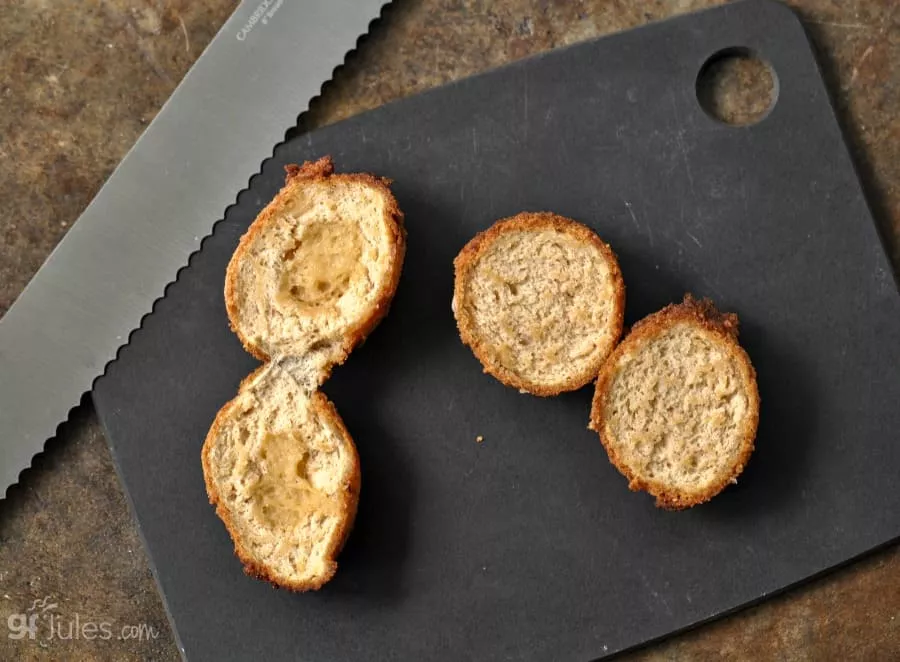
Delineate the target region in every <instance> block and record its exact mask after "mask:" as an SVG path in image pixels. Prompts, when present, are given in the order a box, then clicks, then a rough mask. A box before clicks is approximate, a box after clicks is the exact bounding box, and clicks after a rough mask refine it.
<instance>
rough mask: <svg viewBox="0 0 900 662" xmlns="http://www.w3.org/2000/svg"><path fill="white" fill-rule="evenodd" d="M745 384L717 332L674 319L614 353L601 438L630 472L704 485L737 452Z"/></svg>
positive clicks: (686, 485)
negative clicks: (635, 344)
mask: <svg viewBox="0 0 900 662" xmlns="http://www.w3.org/2000/svg"><path fill="white" fill-rule="evenodd" d="M748 388H749V387H748V382H747V380H746V377H745V375H744V374H743V373H742V371H741V368H740V365H739V363H738V361H737V360H736V359H735V358H734V357H733V356H732V355H731V354H729V352H728V351H726V348H725V347H723V340H722V339H721V338H718V337H716V336H714V335H713V334H712V333H710V332H709V331H706V330H705V329H703V328H701V327H698V326H697V325H695V324H691V323H679V324H675V325H673V326H672V327H669V328H667V329H666V330H665V331H663V332H662V333H661V334H660V335H658V336H656V337H653V338H651V339H649V340H645V341H642V342H641V343H639V345H638V347H637V348H636V349H635V350H633V351H631V352H628V353H627V354H625V355H624V356H622V357H620V358H619V361H618V366H617V372H616V374H615V377H614V379H613V381H612V384H611V386H610V387H609V389H608V391H607V393H606V399H605V410H606V433H605V434H604V438H605V440H606V441H607V443H610V444H612V445H613V446H614V448H615V452H616V454H617V455H618V457H619V458H620V460H621V461H622V462H624V463H625V464H626V465H628V467H630V468H631V470H632V472H633V473H634V474H636V475H640V476H643V477H645V478H648V479H650V480H652V481H656V482H658V483H661V484H663V485H666V486H669V487H671V488H675V489H680V490H683V491H685V492H687V493H692V492H702V491H703V489H704V488H706V487H707V486H708V485H710V484H712V483H714V482H716V480H717V479H720V477H721V476H722V474H723V472H730V470H731V468H732V467H733V466H734V464H735V462H736V461H737V459H738V456H739V454H740V452H741V448H742V437H743V436H744V435H745V434H746V433H747V425H748V415H749V413H750V412H749V397H750V394H749V391H748Z"/></svg>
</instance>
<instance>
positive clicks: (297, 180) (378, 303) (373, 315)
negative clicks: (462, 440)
mask: <svg viewBox="0 0 900 662" xmlns="http://www.w3.org/2000/svg"><path fill="white" fill-rule="evenodd" d="M285 171H286V176H285V186H284V188H283V189H282V190H281V191H280V192H279V193H278V194H277V195H276V196H275V198H274V199H273V200H272V202H271V203H269V204H268V205H267V206H266V208H265V209H263V211H262V212H260V214H259V216H258V217H257V218H256V220H255V221H253V223H252V224H251V225H250V227H249V228H248V230H247V232H246V233H245V234H244V236H243V237H241V240H240V242H239V244H238V247H237V249H236V250H235V252H234V255H233V256H232V258H231V261H230V262H229V265H228V269H227V271H226V276H225V307H226V310H227V312H228V319H229V322H230V324H231V329H232V330H233V331H234V332H235V334H237V336H238V338H239V339H240V341H241V344H242V345H243V346H244V348H245V349H246V350H247V351H248V352H249V353H250V354H252V355H253V356H255V357H256V358H258V359H260V360H261V361H263V362H264V363H263V365H262V366H260V367H259V368H257V370H255V371H254V372H253V373H251V374H250V375H249V376H248V377H246V378H245V379H244V380H243V381H242V382H241V385H240V387H239V389H238V393H239V394H240V393H241V391H243V390H244V389H245V388H249V387H250V385H251V383H252V382H253V381H254V380H255V378H256V377H257V376H258V375H259V374H260V373H261V372H262V371H263V370H266V369H268V368H269V367H270V366H271V364H270V363H268V361H269V358H270V357H269V356H268V355H267V354H266V353H265V352H264V351H263V350H262V348H260V347H258V346H257V345H255V344H253V343H251V342H250V341H249V340H248V339H247V338H245V337H244V336H243V335H242V334H241V332H240V330H239V328H238V325H237V324H236V323H235V321H236V318H237V315H238V310H237V300H236V293H235V290H236V287H237V272H238V266H237V265H238V264H239V263H240V262H241V260H242V258H243V257H244V254H245V253H246V251H247V249H248V247H249V246H250V244H251V243H252V241H253V239H254V238H255V237H256V235H258V234H259V233H260V232H261V230H262V229H263V228H264V227H265V225H266V224H267V223H269V222H270V221H271V219H272V218H273V217H276V216H277V215H278V214H279V213H280V212H281V211H282V209H283V208H284V206H285V204H286V203H287V200H288V199H289V196H290V194H291V192H292V190H293V186H303V185H305V184H308V183H309V182H310V181H319V182H322V181H328V182H332V183H335V182H349V181H352V182H359V183H362V184H365V185H366V186H370V187H373V188H375V189H377V190H378V191H379V192H381V194H382V195H383V196H384V199H385V201H386V204H387V208H386V211H385V220H386V221H387V226H388V230H389V232H390V233H391V235H392V241H391V250H392V254H391V255H390V256H389V260H390V272H389V273H388V277H387V278H386V279H385V281H384V283H383V284H382V286H381V288H380V290H379V291H378V292H377V295H376V297H375V303H374V305H373V306H372V308H371V310H370V313H369V314H368V315H367V316H366V317H365V318H364V319H362V320H360V321H359V322H358V323H356V324H355V325H354V326H352V327H351V328H350V329H348V330H347V331H346V335H345V337H344V338H343V339H342V344H341V347H340V352H338V353H335V354H333V355H332V357H331V358H332V361H333V362H332V363H329V364H326V365H324V366H322V368H321V374H320V378H319V382H318V383H319V384H321V383H322V382H323V381H324V380H325V379H327V378H328V376H329V375H330V374H331V368H332V367H333V365H334V363H343V361H344V360H345V359H346V357H347V355H348V354H349V353H350V351H351V350H352V349H353V348H354V347H356V346H357V345H358V344H359V343H360V342H362V341H363V340H364V339H365V337H366V336H367V335H368V334H369V333H370V332H371V331H372V330H373V329H374V328H375V327H376V326H377V325H378V323H379V322H380V321H381V320H382V319H383V318H384V316H385V315H386V314H387V312H388V309H389V306H390V303H391V300H392V299H393V297H394V293H395V292H396V290H397V285H398V283H399V281H400V273H401V269H402V266H403V258H404V255H405V252H406V230H405V228H404V225H403V213H402V212H401V211H400V208H399V207H398V205H397V200H396V199H395V198H394V196H393V194H392V193H391V191H390V189H389V188H388V186H389V185H390V183H391V182H390V180H388V179H385V178H381V177H375V176H374V175H369V174H338V175H336V174H334V164H333V163H332V161H331V157H329V156H325V157H323V158H321V159H319V160H318V161H315V162H309V161H308V162H306V163H304V164H303V165H302V166H297V165H289V166H286V168H285ZM235 402H236V398H235V399H234V400H231V401H230V402H228V403H226V404H225V405H224V406H223V407H222V408H221V409H220V410H219V412H218V414H217V415H216V418H215V420H214V421H213V424H212V426H211V427H210V430H209V432H208V434H207V436H206V440H205V441H204V443H203V450H202V451H201V462H202V465H203V477H204V482H205V484H206V492H207V495H208V496H209V501H210V503H211V504H212V505H214V506H215V508H216V514H217V515H218V516H219V518H220V519H221V520H222V522H223V523H224V524H225V528H226V529H227V530H228V533H229V535H230V536H231V538H232V540H233V541H234V551H235V554H236V555H237V557H238V558H239V559H240V560H241V562H242V563H243V564H244V571H245V572H246V573H247V574H248V575H251V576H253V577H257V578H259V579H262V580H265V581H268V582H270V583H271V584H273V585H275V586H279V587H282V588H286V589H289V590H292V591H310V590H317V589H319V588H321V587H322V585H324V584H325V583H326V582H327V581H328V580H329V579H331V577H332V576H333V575H334V573H335V571H336V570H337V561H336V557H337V555H338V553H339V552H340V551H341V549H342V548H343V546H344V544H345V543H346V541H347V538H348V536H349V535H350V531H351V529H352V527H353V522H354V520H355V518H356V511H357V507H358V503H359V492H360V486H361V472H360V465H359V454H358V453H357V450H356V445H355V444H354V442H353V438H352V437H351V436H350V433H349V432H348V431H347V428H346V426H345V425H344V422H343V420H342V419H341V417H340V415H339V414H338V412H337V410H336V409H335V407H334V405H333V404H332V403H331V402H330V401H329V400H328V398H327V397H325V395H324V394H322V393H321V392H318V391H315V392H313V393H312V394H311V398H310V406H311V407H312V408H314V409H315V410H316V411H317V412H318V413H319V414H320V415H321V416H324V417H325V418H327V419H328V420H329V421H330V422H331V424H332V425H333V426H334V427H335V428H337V429H338V430H339V432H340V433H341V434H342V435H343V436H344V438H345V439H346V440H347V443H348V444H349V445H350V448H351V449H352V452H353V458H352V461H353V468H352V471H351V475H350V477H349V479H348V481H347V483H346V485H345V486H344V498H343V510H344V517H343V518H342V520H341V529H340V530H339V532H338V533H339V535H338V536H336V537H335V539H334V542H333V544H332V546H331V548H330V549H329V550H328V554H327V556H328V558H329V559H330V563H329V567H328V571H327V572H326V573H324V574H322V575H320V576H319V577H317V578H315V579H314V580H311V581H306V582H297V581H292V580H290V579H287V578H283V577H278V576H275V575H274V574H273V573H272V571H271V569H270V568H268V567H267V566H266V565H264V564H262V563H259V562H258V561H257V560H255V559H254V558H253V555H252V554H251V553H250V551H249V550H248V549H247V548H246V547H245V546H244V545H243V542H242V540H241V537H240V533H239V531H238V530H237V528H236V526H235V525H234V522H233V520H232V517H231V512H230V511H229V510H228V508H227V507H226V506H225V505H224V503H223V502H222V499H221V498H220V495H219V494H218V491H217V489H216V486H215V483H214V482H213V480H212V475H213V473H212V467H211V466H210V460H209V453H210V449H211V447H212V446H213V444H214V443H215V440H216V438H217V437H218V435H219V432H220V429H221V427H222V425H223V423H224V421H225V420H226V419H227V418H228V417H229V416H230V415H231V412H232V409H233V408H234V406H235Z"/></svg>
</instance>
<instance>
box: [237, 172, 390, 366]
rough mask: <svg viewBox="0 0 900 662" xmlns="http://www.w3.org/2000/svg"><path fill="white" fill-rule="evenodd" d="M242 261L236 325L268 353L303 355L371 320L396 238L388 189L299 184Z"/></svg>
mask: <svg viewBox="0 0 900 662" xmlns="http://www.w3.org/2000/svg"><path fill="white" fill-rule="evenodd" d="M290 191H291V192H290V198H289V201H288V203H287V204H286V206H285V208H284V209H283V210H282V212H281V213H280V214H278V216H277V217H276V218H274V219H273V220H271V221H270V222H269V223H267V224H266V225H265V226H264V227H263V228H262V230H261V231H260V232H259V233H258V234H257V235H256V236H255V237H254V239H253V240H252V242H251V244H250V245H249V246H248V248H247V252H246V253H245V254H244V256H243V259H242V261H241V263H240V268H239V271H238V282H237V287H236V288H235V292H236V296H237V305H238V315H237V316H236V320H235V322H236V325H237V326H238V328H239V330H240V331H241V333H242V334H243V335H244V337H245V338H247V339H248V340H250V342H252V343H253V344H255V345H258V346H260V347H261V348H262V349H263V350H264V351H265V352H266V353H267V354H268V355H270V356H274V355H285V354H293V355H301V354H304V353H305V352H307V351H308V350H309V348H310V347H313V346H321V345H322V344H325V343H330V342H333V341H334V340H335V339H337V338H339V337H340V336H342V335H345V333H346V332H347V330H348V329H349V328H352V327H353V326H354V325H356V324H358V323H359V322H360V320H362V319H365V318H367V317H369V316H370V315H371V314H372V308H373V307H374V305H375V304H376V302H377V297H378V292H379V290H380V288H381V287H382V286H383V285H384V283H385V280H386V278H388V276H389V273H390V267H391V255H392V245H393V242H394V238H393V236H392V234H391V232H390V230H389V227H388V223H387V220H386V216H385V213H386V204H387V200H386V199H385V195H384V193H383V192H382V191H380V190H378V189H376V188H374V187H372V186H371V185H369V184H366V183H362V182H356V181H341V180H338V179H330V180H326V181H324V182H312V183H310V182H300V183H299V184H297V185H295V186H294V187H293V188H292V189H290Z"/></svg>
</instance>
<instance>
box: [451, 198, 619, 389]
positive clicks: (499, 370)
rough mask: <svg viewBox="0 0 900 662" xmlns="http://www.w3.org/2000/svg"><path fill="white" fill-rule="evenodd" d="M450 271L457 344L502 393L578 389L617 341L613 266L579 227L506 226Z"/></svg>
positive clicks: (534, 218) (532, 219) (543, 218)
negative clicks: (453, 273)
mask: <svg viewBox="0 0 900 662" xmlns="http://www.w3.org/2000/svg"><path fill="white" fill-rule="evenodd" d="M454 266H455V271H456V282H455V286H454V292H453V313H454V315H455V316H456V323H457V326H458V327H459V333H460V336H461V337H462V341H463V342H464V343H465V344H466V345H468V346H469V347H471V348H472V351H473V352H474V353H475V356H476V357H477V358H478V360H479V361H481V364H482V365H483V366H484V371H485V372H487V373H489V374H491V375H493V376H494V377H496V378H497V379H498V380H500V381H501V382H503V383H504V384H506V385H507V386H512V387H514V388H517V389H519V390H521V391H523V392H528V393H532V394H534V395H541V396H550V395H556V394H558V393H561V392H563V391H572V390H575V389H578V388H581V387H582V386H584V385H585V384H587V383H588V382H590V381H592V380H593V379H594V378H595V377H596V376H597V373H598V372H599V370H600V366H601V365H602V364H603V361H604V360H606V357H607V356H609V353H610V352H611V351H612V349H613V347H615V345H616V343H617V342H618V340H619V337H620V336H621V334H622V318H623V314H624V309H625V285H624V283H623V281H622V272H621V271H620V269H619V264H618V261H617V260H616V256H615V254H614V253H613V252H612V249H610V247H609V246H608V245H607V244H605V243H604V242H603V241H602V240H601V239H600V237H598V236H597V235H596V234H595V233H594V232H593V231H592V230H591V229H590V228H588V227H586V226H584V225H582V224H581V223H578V222H576V221H573V220H571V219H568V218H563V217H562V216H557V215H556V214H551V213H521V214H518V215H516V216H513V217H511V218H507V219H503V220H501V221H498V222H497V223H495V224H494V225H493V226H491V227H490V228H489V229H488V230H486V231H484V232H481V233H480V234H478V235H476V236H475V237H474V238H473V239H472V240H471V241H470V242H469V243H468V244H466V246H465V247H464V248H463V249H462V251H461V252H460V253H459V255H457V257H456V260H455V261H454Z"/></svg>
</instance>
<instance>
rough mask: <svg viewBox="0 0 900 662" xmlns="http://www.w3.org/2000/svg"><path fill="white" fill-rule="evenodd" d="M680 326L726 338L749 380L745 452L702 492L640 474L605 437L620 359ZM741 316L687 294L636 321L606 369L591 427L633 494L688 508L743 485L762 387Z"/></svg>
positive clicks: (598, 387)
mask: <svg viewBox="0 0 900 662" xmlns="http://www.w3.org/2000/svg"><path fill="white" fill-rule="evenodd" d="M679 322H689V323H691V324H695V325H697V326H699V327H701V328H703V329H705V330H706V331H708V332H709V333H711V334H713V335H715V336H716V337H717V338H719V339H721V341H722V343H723V346H724V347H725V349H726V351H727V352H728V353H729V355H730V356H731V357H732V358H733V359H734V360H735V362H736V363H737V365H738V366H739V367H740V370H741V373H742V374H743V376H744V381H745V383H746V386H747V393H748V396H749V398H748V399H749V402H748V416H749V418H748V419H747V422H746V431H745V433H744V435H743V436H742V438H741V450H740V453H739V455H738V457H737V459H736V460H735V462H734V464H733V465H732V466H731V467H730V468H729V470H728V471H727V472H723V473H722V474H721V475H720V476H719V477H718V480H716V481H715V482H714V483H712V484H710V485H709V486H708V487H707V488H706V489H704V490H702V491H700V492H691V493H688V492H684V491H680V490H677V489H673V488H672V487H670V486H668V485H665V484H663V483H661V482H659V481H655V480H652V479H648V478H647V477H644V476H639V475H637V474H635V473H634V472H633V471H632V470H631V468H630V467H628V465H627V464H626V463H625V462H624V461H623V460H622V459H621V458H620V457H619V455H618V453H617V452H616V449H615V444H613V443H611V441H610V440H609V439H606V438H605V435H604V434H603V431H604V430H605V429H606V427H605V421H606V412H605V406H606V395H607V393H608V391H609V388H610V386H611V385H612V380H613V378H614V377H615V375H616V373H617V370H618V367H619V366H618V362H619V359H620V358H621V357H622V356H623V355H624V354H625V353H626V352H629V351H631V350H633V348H634V347H635V345H637V344H639V343H641V342H643V341H645V340H648V339H650V338H653V337H654V336H656V335H658V334H659V333H661V332H663V331H665V330H666V329H668V328H670V327H671V326H672V325H673V324H675V323H679ZM737 338H738V317H737V315H735V314H734V313H721V312H719V310H718V309H717V308H716V306H715V304H713V302H712V301H711V300H710V299H703V300H698V299H695V298H694V297H693V295H691V294H685V296H684V301H682V303H679V304H669V305H668V306H666V307H665V308H663V309H662V310H660V311H658V312H656V313H653V314H652V315H648V316H647V317H645V318H644V319H642V320H641V321H640V322H638V323H636V324H635V325H634V327H633V328H632V329H631V332H630V333H629V334H628V336H627V337H626V338H625V339H624V340H623V341H622V342H621V343H620V344H619V346H618V347H617V348H616V349H615V351H613V353H612V354H611V355H610V357H609V359H607V361H606V363H604V365H603V367H602V368H601V370H600V375H599V376H598V378H597V385H596V389H595V391H594V399H593V403H592V406H591V421H590V424H589V425H588V427H589V428H590V429H591V430H594V431H595V432H596V433H597V434H598V435H599V436H600V441H601V442H602V443H603V446H604V448H606V452H607V454H608V455H609V460H610V462H612V464H613V465H614V466H615V467H616V469H618V470H619V472H620V473H622V475H624V476H625V477H626V478H627V479H628V487H629V488H630V489H631V490H634V491H639V490H643V491H645V492H648V493H649V494H652V495H653V496H654V497H656V505H657V506H658V507H660V508H665V509H667V510H682V509H684V508H690V507H691V506H696V505H698V504H701V503H705V502H706V501H709V500H710V499H712V498H713V497H714V496H716V495H717V494H718V493H719V492H721V491H722V490H723V489H725V487H726V486H727V485H728V484H729V483H734V482H737V477H738V476H739V475H740V473H741V472H742V471H743V470H744V467H745V466H746V465H747V461H748V460H749V459H750V455H751V454H752V453H753V448H754V445H753V444H754V440H755V439H756V430H757V427H758V426H759V389H758V386H757V383H756V371H755V370H754V369H753V365H752V364H751V363H750V357H749V356H747V352H745V351H744V348H743V347H741V346H740V345H739V344H738V341H737Z"/></svg>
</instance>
